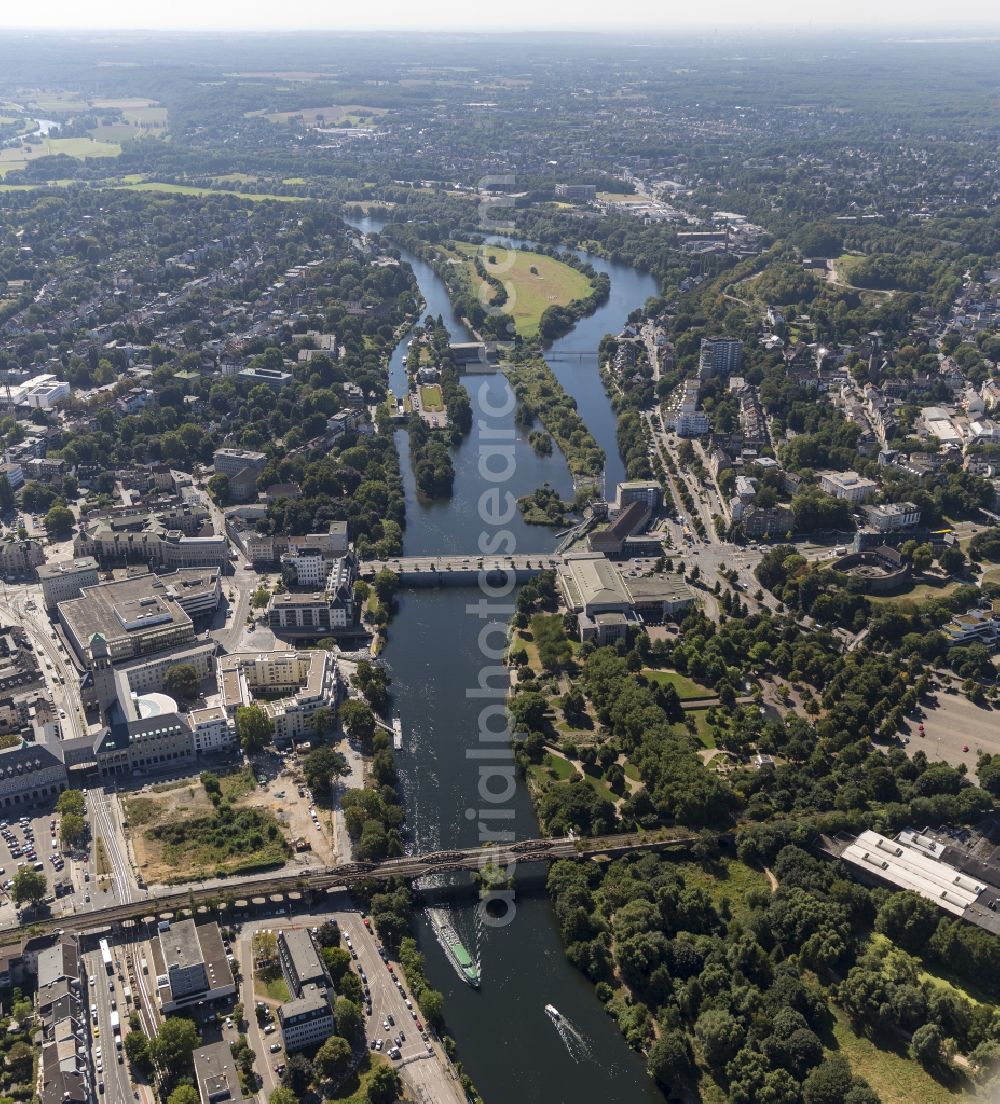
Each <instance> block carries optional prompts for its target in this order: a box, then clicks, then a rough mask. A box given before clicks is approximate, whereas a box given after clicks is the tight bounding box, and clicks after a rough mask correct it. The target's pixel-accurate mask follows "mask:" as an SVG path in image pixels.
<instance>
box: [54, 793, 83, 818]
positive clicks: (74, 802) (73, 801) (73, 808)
mask: <svg viewBox="0 0 1000 1104" xmlns="http://www.w3.org/2000/svg"><path fill="white" fill-rule="evenodd" d="M86 811H87V803H86V801H84V799H83V794H82V793H80V791H79V790H63V792H62V793H61V794H60V795H59V800H58V801H57V802H56V812H58V813H60V814H62V815H63V816H65V815H66V813H76V814H77V816H83V815H84V814H85V813H86Z"/></svg>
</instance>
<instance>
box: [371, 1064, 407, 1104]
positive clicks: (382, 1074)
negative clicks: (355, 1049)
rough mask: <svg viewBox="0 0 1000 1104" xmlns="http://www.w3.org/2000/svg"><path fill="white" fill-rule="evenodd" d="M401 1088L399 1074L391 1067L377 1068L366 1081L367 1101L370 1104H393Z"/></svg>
mask: <svg viewBox="0 0 1000 1104" xmlns="http://www.w3.org/2000/svg"><path fill="white" fill-rule="evenodd" d="M401 1091H402V1086H401V1085H400V1082H399V1074H398V1073H397V1072H396V1071H395V1070H394V1069H393V1068H392V1066H379V1067H378V1068H377V1069H376V1070H375V1072H374V1073H373V1074H372V1075H371V1077H370V1078H369V1079H368V1099H369V1101H370V1102H371V1104H393V1101H395V1100H398V1099H399V1094H400V1092H401Z"/></svg>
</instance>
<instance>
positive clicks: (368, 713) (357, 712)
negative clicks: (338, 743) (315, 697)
mask: <svg viewBox="0 0 1000 1104" xmlns="http://www.w3.org/2000/svg"><path fill="white" fill-rule="evenodd" d="M340 723H341V724H342V725H343V726H344V731H345V732H346V733H347V735H348V736H349V737H350V738H351V739H352V740H354V741H355V742H357V743H359V744H361V745H362V747H367V746H368V745H370V744H371V742H372V740H373V739H374V738H375V728H376V725H375V714H374V713H373V712H372V710H371V706H369V705H366V704H365V702H362V701H358V700H357V699H356V698H348V700H347V701H345V702H344V704H343V705H342V706H341V707H340Z"/></svg>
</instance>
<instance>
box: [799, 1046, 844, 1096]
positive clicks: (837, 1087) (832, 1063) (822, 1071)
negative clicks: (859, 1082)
mask: <svg viewBox="0 0 1000 1104" xmlns="http://www.w3.org/2000/svg"><path fill="white" fill-rule="evenodd" d="M851 1085H852V1078H851V1067H850V1066H849V1065H848V1064H847V1060H846V1059H845V1058H842V1057H841V1056H840V1055H839V1054H834V1055H832V1056H831V1057H829V1058H827V1059H826V1060H825V1061H824V1062H822V1063H821V1064H820V1065H818V1066H817V1067H816V1068H815V1069H814V1070H813V1071H812V1073H810V1074H809V1076H808V1077H807V1078H806V1079H805V1083H804V1084H803V1086H802V1100H803V1101H804V1104H843V1100H844V1097H845V1096H846V1095H847V1093H848V1092H849V1091H850V1089H851Z"/></svg>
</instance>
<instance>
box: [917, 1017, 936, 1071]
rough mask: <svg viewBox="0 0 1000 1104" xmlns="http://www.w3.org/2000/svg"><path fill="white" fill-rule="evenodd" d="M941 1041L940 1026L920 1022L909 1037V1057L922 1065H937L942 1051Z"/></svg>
mask: <svg viewBox="0 0 1000 1104" xmlns="http://www.w3.org/2000/svg"><path fill="white" fill-rule="evenodd" d="M943 1043H944V1038H943V1036H942V1035H941V1028H940V1027H938V1025H937V1024H935V1023H925V1024H921V1025H920V1027H918V1028H917V1029H916V1031H914V1032H913V1037H912V1038H911V1039H910V1057H911V1058H915V1059H916V1060H917V1061H918V1062H919V1063H920V1064H921V1065H923V1066H930V1067H932V1068H933V1067H936V1066H939V1065H940V1064H941V1058H942V1056H943V1053H944V1052H943V1046H942V1045H943Z"/></svg>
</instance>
